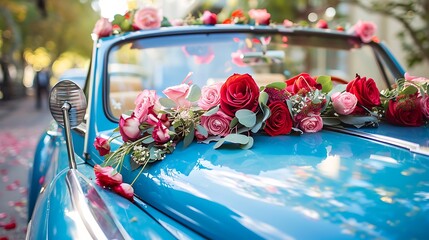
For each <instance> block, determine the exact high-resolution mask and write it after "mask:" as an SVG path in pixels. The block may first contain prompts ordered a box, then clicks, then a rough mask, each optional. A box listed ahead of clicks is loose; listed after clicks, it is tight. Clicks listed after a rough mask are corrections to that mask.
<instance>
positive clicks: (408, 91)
mask: <svg viewBox="0 0 429 240" xmlns="http://www.w3.org/2000/svg"><path fill="white" fill-rule="evenodd" d="M417 91H418V89H417V88H416V87H415V86H412V85H410V86H407V87H406V88H405V89H404V90H402V91H401V92H400V93H399V94H400V95H412V94H415V93H416V92H417Z"/></svg>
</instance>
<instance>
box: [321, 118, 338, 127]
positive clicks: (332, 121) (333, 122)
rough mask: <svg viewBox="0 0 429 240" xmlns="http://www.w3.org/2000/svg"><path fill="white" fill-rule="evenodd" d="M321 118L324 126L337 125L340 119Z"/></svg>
mask: <svg viewBox="0 0 429 240" xmlns="http://www.w3.org/2000/svg"><path fill="white" fill-rule="evenodd" d="M322 119H323V125H326V126H337V125H340V124H341V121H340V119H338V118H336V117H322Z"/></svg>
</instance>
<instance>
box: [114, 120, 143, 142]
mask: <svg viewBox="0 0 429 240" xmlns="http://www.w3.org/2000/svg"><path fill="white" fill-rule="evenodd" d="M139 126H140V121H139V119H138V118H136V117H135V116H134V114H133V115H131V116H129V117H128V116H127V115H124V114H122V115H121V117H120V118H119V132H120V133H121V136H122V140H124V142H128V141H135V140H137V139H139V137H140V128H139Z"/></svg>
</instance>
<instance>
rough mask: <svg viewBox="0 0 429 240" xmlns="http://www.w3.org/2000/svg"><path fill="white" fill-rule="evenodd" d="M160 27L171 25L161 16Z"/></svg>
mask: <svg viewBox="0 0 429 240" xmlns="http://www.w3.org/2000/svg"><path fill="white" fill-rule="evenodd" d="M161 27H171V23H170V21H169V20H168V18H166V17H163V18H162V21H161Z"/></svg>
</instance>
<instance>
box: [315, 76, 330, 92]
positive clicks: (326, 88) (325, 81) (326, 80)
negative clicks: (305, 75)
mask: <svg viewBox="0 0 429 240" xmlns="http://www.w3.org/2000/svg"><path fill="white" fill-rule="evenodd" d="M316 81H317V83H320V84H321V85H322V92H323V93H328V92H330V91H331V90H332V87H333V84H332V80H331V76H319V77H317V80H316Z"/></svg>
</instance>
